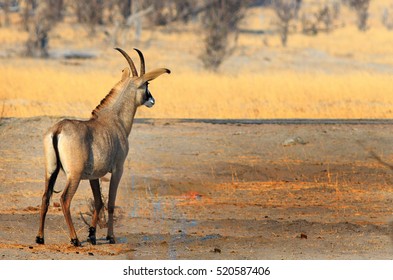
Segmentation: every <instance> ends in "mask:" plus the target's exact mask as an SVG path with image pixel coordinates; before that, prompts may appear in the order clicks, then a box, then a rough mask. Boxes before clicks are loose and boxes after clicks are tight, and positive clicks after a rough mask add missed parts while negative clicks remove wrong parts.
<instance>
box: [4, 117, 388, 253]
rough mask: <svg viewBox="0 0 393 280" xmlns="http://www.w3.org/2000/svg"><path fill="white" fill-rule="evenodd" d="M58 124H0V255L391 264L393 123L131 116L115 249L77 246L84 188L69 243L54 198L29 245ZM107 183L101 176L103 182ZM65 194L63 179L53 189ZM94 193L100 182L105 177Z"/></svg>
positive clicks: (82, 233)
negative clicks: (38, 239) (45, 144)
mask: <svg viewBox="0 0 393 280" xmlns="http://www.w3.org/2000/svg"><path fill="white" fill-rule="evenodd" d="M57 120H58V119H57V118H49V117H41V118H30V119H3V120H1V122H0V201H1V203H0V259H392V258H393V243H392V242H393V186H392V183H393V171H391V170H390V169H389V168H387V167H386V166H383V165H382V164H380V163H379V162H377V161H376V160H375V159H374V158H372V157H370V151H374V152H375V153H376V154H378V155H379V156H380V157H381V158H382V160H385V161H386V162H391V163H393V144H392V143H393V133H392V130H393V126H392V124H391V123H385V124H348V123H346V124H322V123H318V122H316V123H312V124H304V123H301V122H300V123H292V124H282V123H281V124H280V123H277V124H274V123H270V124H268V123H265V124H247V123H225V122H224V123H211V122H193V121H180V120H139V122H138V123H136V124H135V125H134V128H133V131H132V133H131V136H130V142H131V151H130V154H129V156H128V159H127V163H126V169H125V170H126V171H125V173H124V175H123V178H122V181H121V185H120V188H119V193H118V199H117V205H118V207H117V209H116V213H117V219H116V224H115V233H116V236H117V242H118V243H117V244H115V245H109V244H107V242H106V241H105V239H104V237H105V236H106V229H105V228H102V229H98V237H100V240H99V241H98V243H99V244H98V245H96V246H92V245H90V244H89V243H87V242H86V237H87V228H88V226H87V225H86V224H85V223H84V222H83V220H82V218H81V215H80V214H81V213H82V214H83V216H84V217H85V218H86V219H87V220H88V221H90V217H89V216H88V214H89V201H88V200H89V199H90V198H91V197H92V194H91V191H90V187H89V185H88V182H86V181H84V182H82V183H81V185H80V187H79V190H78V192H77V194H76V196H75V198H74V200H73V204H72V214H73V219H74V223H75V225H76V228H77V231H78V235H79V238H80V239H81V240H82V241H85V242H83V247H81V248H74V247H72V246H71V245H70V244H69V237H68V230H67V227H66V224H65V220H64V218H63V215H62V212H61V210H60V207H59V206H58V202H59V198H60V194H54V196H53V199H52V201H51V207H50V209H49V212H48V216H47V223H46V236H45V237H46V245H37V244H35V243H34V240H35V236H36V232H37V229H38V222H39V214H38V212H39V205H40V201H41V195H42V192H43V174H44V163H43V152H42V150H43V148H42V140H41V139H42V134H43V133H44V131H45V130H46V129H47V128H48V127H49V126H51V125H52V124H53V123H55V122H56V121H57ZM108 178H109V177H108ZM63 186H64V175H60V176H59V179H58V182H57V184H56V187H55V189H57V190H61V189H62V187H63ZM102 188H103V192H104V193H106V192H107V189H108V180H107V178H104V179H103V180H102Z"/></svg>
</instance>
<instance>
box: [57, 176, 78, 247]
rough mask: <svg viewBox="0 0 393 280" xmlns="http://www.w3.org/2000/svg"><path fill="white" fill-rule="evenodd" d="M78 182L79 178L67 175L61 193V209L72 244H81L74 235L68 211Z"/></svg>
mask: <svg viewBox="0 0 393 280" xmlns="http://www.w3.org/2000/svg"><path fill="white" fill-rule="evenodd" d="M79 182H80V178H72V177H68V178H67V184H66V187H65V189H64V191H63V193H62V195H61V199H60V202H61V208H62V210H63V214H64V217H65V220H66V223H67V226H68V229H69V230H70V237H71V244H73V245H74V246H76V247H77V246H81V245H82V244H81V243H80V241H79V240H78V237H77V235H76V231H75V228H74V224H73V222H72V218H71V212H70V207H71V200H72V198H73V197H74V194H75V192H76V190H77V189H78V186H79Z"/></svg>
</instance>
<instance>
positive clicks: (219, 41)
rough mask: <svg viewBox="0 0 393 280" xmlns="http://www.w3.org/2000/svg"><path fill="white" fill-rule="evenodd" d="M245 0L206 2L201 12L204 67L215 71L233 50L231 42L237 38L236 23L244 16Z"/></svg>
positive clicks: (213, 0)
mask: <svg viewBox="0 0 393 280" xmlns="http://www.w3.org/2000/svg"><path fill="white" fill-rule="evenodd" d="M247 2H248V1H242V0H212V1H208V2H207V3H208V5H207V6H206V9H205V11H204V12H203V13H202V32H203V34H204V50H203V53H202V54H201V55H200V59H201V60H202V63H203V65H204V67H205V68H206V69H208V70H211V71H217V70H218V68H219V66H220V65H221V63H222V62H223V61H224V59H225V58H227V57H228V56H229V55H230V54H231V52H232V51H233V42H235V41H236V39H237V34H238V25H239V22H240V21H241V20H242V19H243V17H244V14H245V8H246V5H247ZM231 37H232V38H231ZM231 39H232V40H233V42H231Z"/></svg>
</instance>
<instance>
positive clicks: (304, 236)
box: [299, 233, 307, 239]
mask: <svg viewBox="0 0 393 280" xmlns="http://www.w3.org/2000/svg"><path fill="white" fill-rule="evenodd" d="M299 238H300V239H307V234H305V233H301V234H300V235H299Z"/></svg>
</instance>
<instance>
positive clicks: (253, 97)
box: [0, 66, 393, 118]
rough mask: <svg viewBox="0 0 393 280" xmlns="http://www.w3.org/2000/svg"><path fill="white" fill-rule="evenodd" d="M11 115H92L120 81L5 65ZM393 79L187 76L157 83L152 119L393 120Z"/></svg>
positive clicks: (1, 79) (143, 113)
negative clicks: (111, 88) (392, 81)
mask: <svg viewBox="0 0 393 280" xmlns="http://www.w3.org/2000/svg"><path fill="white" fill-rule="evenodd" d="M0 72H1V73H2V75H0V84H1V85H3V89H2V90H1V92H0V100H5V101H4V109H3V110H4V113H3V115H4V116H5V117H10V116H16V117H28V116H39V115H60V116H64V115H67V116H77V117H88V116H89V115H90V112H91V110H92V109H93V108H94V107H95V106H96V105H97V104H98V103H99V101H100V100H101V99H102V98H103V97H104V96H105V94H106V93H107V92H109V89H110V87H111V85H113V84H114V83H115V82H116V80H117V79H118V77H112V76H110V75H107V74H105V73H103V72H99V71H97V72H95V71H93V72H80V73H77V74H75V73H74V72H73V71H66V70H65V69H52V68H49V67H48V66H46V67H43V68H40V69H39V70H35V71H32V70H31V69H28V68H23V69H17V70H16V69H14V68H13V67H10V68H7V67H0ZM390 79H391V78H390V76H389V75H382V74H378V75H372V74H369V73H362V72H353V73H348V74H345V75H343V74H340V75H339V74H321V73H319V74H310V73H293V72H285V71H281V72H277V73H264V74H247V75H245V76H228V75H220V74H211V73H199V74H198V75H195V74H194V73H181V74H173V75H171V76H163V77H160V78H159V79H157V81H155V82H154V83H152V84H151V91H152V92H153V93H154V96H155V97H156V100H157V105H156V106H155V107H154V108H153V109H152V110H148V109H142V110H140V111H139V113H138V116H139V117H152V118H392V117H393V111H392V108H393V95H392V94H391V92H392V91H393V85H392V83H391V80H390Z"/></svg>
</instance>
